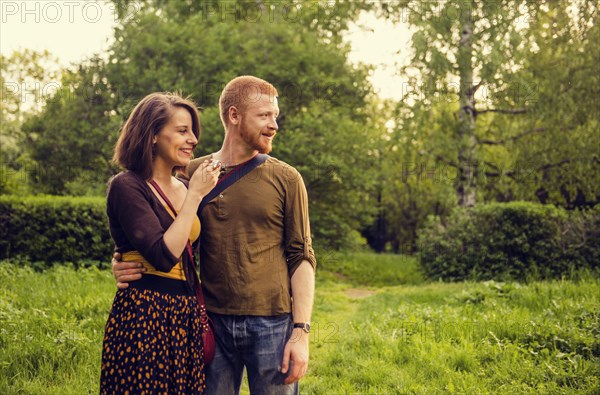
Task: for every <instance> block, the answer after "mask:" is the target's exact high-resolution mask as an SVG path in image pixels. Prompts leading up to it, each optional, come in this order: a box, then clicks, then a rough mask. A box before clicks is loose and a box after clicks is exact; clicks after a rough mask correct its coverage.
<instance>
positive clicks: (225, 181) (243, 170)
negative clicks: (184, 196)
mask: <svg viewBox="0 0 600 395" xmlns="http://www.w3.org/2000/svg"><path fill="white" fill-rule="evenodd" d="M268 158H269V155H267V154H258V155H256V156H255V157H254V158H252V159H250V160H249V161H248V162H246V163H245V164H243V165H242V166H240V167H238V168H236V169H235V170H233V171H232V172H231V173H229V174H226V175H225V176H224V177H223V178H222V179H221V180H220V181H219V182H218V183H217V185H215V187H214V188H213V189H212V190H211V191H210V192H209V193H208V194H207V195H206V196H204V198H203V199H202V201H201V202H200V206H199V207H198V214H200V213H201V212H202V209H203V208H204V206H206V205H207V204H208V202H210V201H211V200H213V199H214V198H215V197H217V196H218V195H219V194H220V193H221V192H223V191H224V190H225V189H227V188H229V187H230V186H231V185H233V183H234V182H236V181H238V180H240V179H241V178H242V177H244V176H245V175H246V174H248V173H249V172H250V171H252V170H253V169H255V168H256V167H257V166H259V165H260V164H262V163H264V162H265V161H266V160H267V159H268Z"/></svg>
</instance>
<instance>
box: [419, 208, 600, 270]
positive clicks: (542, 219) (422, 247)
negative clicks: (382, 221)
mask: <svg viewBox="0 0 600 395" xmlns="http://www.w3.org/2000/svg"><path fill="white" fill-rule="evenodd" d="M418 246H419V251H420V255H421V266H422V268H423V271H424V273H425V275H426V276H427V277H429V278H430V279H436V280H438V279H441V280H448V281H462V280H490V279H496V280H507V279H512V280H528V279H543V278H559V277H561V276H563V275H565V274H568V273H569V272H570V271H572V270H573V269H577V268H589V269H592V270H597V269H598V268H599V265H600V264H599V262H600V207H598V206H597V207H596V208H594V209H592V210H588V211H567V210H564V209H561V208H557V207H554V206H547V205H541V204H536V203H529V202H513V203H492V204H486V205H480V206H476V207H474V208H471V209H465V208H457V209H455V210H454V211H453V213H452V214H451V215H450V216H449V217H448V218H447V219H446V220H445V221H442V220H441V219H440V218H435V217H433V218H429V221H428V223H427V225H426V226H425V227H424V228H423V229H422V230H421V231H420V232H419V238H418Z"/></svg>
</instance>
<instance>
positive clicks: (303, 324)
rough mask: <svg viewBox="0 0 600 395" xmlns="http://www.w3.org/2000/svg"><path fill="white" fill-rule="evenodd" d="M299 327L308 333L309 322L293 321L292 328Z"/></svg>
mask: <svg viewBox="0 0 600 395" xmlns="http://www.w3.org/2000/svg"><path fill="white" fill-rule="evenodd" d="M296 328H300V329H302V330H303V331H304V332H306V333H310V323H309V322H294V329H296Z"/></svg>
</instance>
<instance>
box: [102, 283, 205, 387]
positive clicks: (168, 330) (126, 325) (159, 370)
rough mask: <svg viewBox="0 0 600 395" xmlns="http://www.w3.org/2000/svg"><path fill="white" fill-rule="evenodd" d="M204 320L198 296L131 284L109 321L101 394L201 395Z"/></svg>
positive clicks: (121, 293)
mask: <svg viewBox="0 0 600 395" xmlns="http://www.w3.org/2000/svg"><path fill="white" fill-rule="evenodd" d="M203 356H204V354H203V344H202V324H201V321H200V312H199V309H198V305H197V301H196V297H195V296H189V295H169V294H166V293H162V292H158V291H152V290H140V289H135V288H132V287H129V288H127V289H125V290H121V291H118V292H117V295H116V296H115V300H114V302H113V306H112V310H111V312H110V315H109V317H108V321H107V323H106V328H105V332H104V343H103V349H102V371H101V378H100V393H101V394H203V393H204V389H205V376H204V361H203Z"/></svg>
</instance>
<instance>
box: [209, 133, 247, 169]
mask: <svg viewBox="0 0 600 395" xmlns="http://www.w3.org/2000/svg"><path fill="white" fill-rule="evenodd" d="M228 137H229V136H228V135H225V140H224V141H223V145H222V146H221V149H220V150H219V151H217V152H215V153H214V154H213V159H217V160H220V161H221V162H222V163H223V164H224V165H225V166H235V165H239V164H240V163H244V162H246V161H248V160H250V159H252V158H253V157H254V156H255V155H256V154H258V151H257V150H253V149H249V148H248V147H247V146H246V145H245V144H243V143H241V142H236V141H232V140H233V139H230V138H228Z"/></svg>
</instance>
